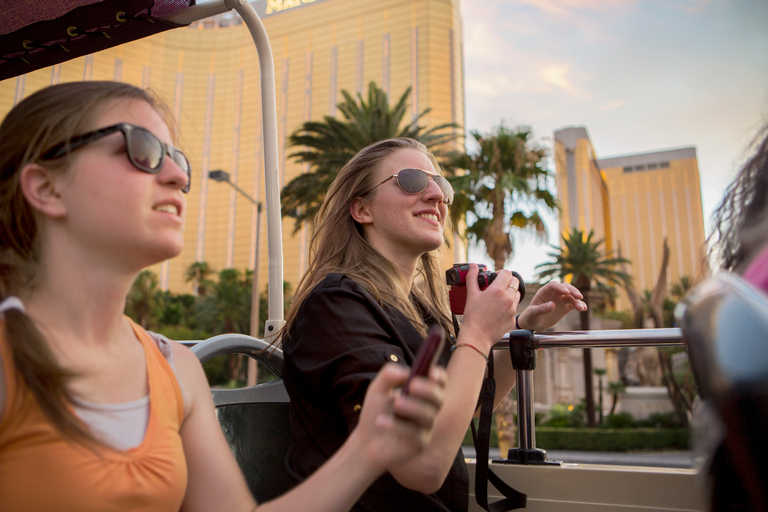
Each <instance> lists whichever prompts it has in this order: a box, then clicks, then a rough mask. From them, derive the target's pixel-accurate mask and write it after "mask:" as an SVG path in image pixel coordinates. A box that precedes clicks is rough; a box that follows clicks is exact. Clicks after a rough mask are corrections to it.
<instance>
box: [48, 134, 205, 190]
mask: <svg viewBox="0 0 768 512" xmlns="http://www.w3.org/2000/svg"><path fill="white" fill-rule="evenodd" d="M115 132H121V133H122V134H123V138H124V139H125V150H126V153H128V160H130V161H131V164H133V166H134V167H136V168H137V169H139V170H140V171H144V172H148V173H150V174H157V173H159V172H160V169H162V168H163V162H164V161H165V155H168V156H170V157H171V159H172V160H173V163H175V164H176V165H177V166H178V167H179V168H180V169H181V170H182V171H184V172H185V173H186V174H187V184H186V185H185V186H184V188H183V189H181V191H182V192H184V193H187V192H189V185H190V182H191V181H192V167H191V166H190V165H189V160H187V157H186V156H185V155H184V153H182V152H181V150H180V149H178V148H175V147H173V146H169V145H168V144H166V143H164V142H163V141H161V140H160V139H158V138H157V137H155V136H154V135H153V134H152V133H151V132H150V131H148V130H146V129H144V128H142V127H140V126H136V125H133V124H128V123H119V124H116V125H114V126H107V127H106V128H100V129H98V130H94V131H92V132H88V133H84V134H82V135H78V136H77V137H72V138H71V139H69V140H68V141H66V142H62V143H61V144H57V145H56V146H54V147H52V148H51V149H49V150H48V151H46V152H45V153H43V156H42V159H43V160H55V159H57V158H61V157H62V156H64V155H66V154H68V153H71V152H72V151H75V150H76V149H78V148H81V147H83V146H85V145H86V144H90V143H91V142H94V141H97V140H99V139H101V138H103V137H106V136H107V135H111V134H113V133H115Z"/></svg>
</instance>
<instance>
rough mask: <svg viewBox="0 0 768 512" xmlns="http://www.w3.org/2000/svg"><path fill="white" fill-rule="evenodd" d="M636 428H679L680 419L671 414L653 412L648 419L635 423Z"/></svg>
mask: <svg viewBox="0 0 768 512" xmlns="http://www.w3.org/2000/svg"><path fill="white" fill-rule="evenodd" d="M637 426H638V427H649V428H681V427H682V426H683V425H681V424H680V419H679V418H678V417H677V414H675V413H673V412H654V413H652V414H650V415H649V416H648V418H646V419H643V420H638V421H637Z"/></svg>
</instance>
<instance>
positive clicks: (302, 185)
mask: <svg viewBox="0 0 768 512" xmlns="http://www.w3.org/2000/svg"><path fill="white" fill-rule="evenodd" d="M341 94H342V96H343V97H344V100H343V101H342V102H341V103H339V105H338V107H337V108H338V109H339V111H340V112H341V115H342V119H336V118H334V117H331V116H324V117H323V120H322V121H308V122H305V123H304V124H303V125H302V127H301V128H299V129H298V130H296V131H295V132H293V133H292V134H291V136H290V137H289V139H288V140H289V144H290V145H291V146H293V147H299V148H302V149H299V150H298V151H296V152H294V153H292V154H290V155H289V156H290V157H291V158H295V159H296V160H297V161H298V162H303V163H307V164H309V166H310V170H309V172H307V173H304V174H300V175H299V176H297V177H295V178H294V179H292V180H291V181H290V182H288V183H287V184H286V185H285V187H283V191H282V213H283V215H284V216H285V215H288V216H291V217H293V218H294V219H295V224H294V232H296V231H298V230H299V229H301V224H302V223H303V222H305V221H309V222H312V221H313V220H314V218H315V214H316V213H317V211H318V209H319V208H320V205H321V204H322V202H323V198H324V197H325V193H326V192H327V191H328V187H330V186H331V182H332V181H333V180H334V178H336V175H337V174H338V172H339V171H340V170H341V168H342V167H343V166H344V164H346V163H347V162H348V161H349V160H350V159H351V158H352V157H353V156H354V155H355V154H357V152H358V151H360V150H361V149H363V148H364V147H366V146H368V145H370V144H373V143H374V142H377V141H379V140H382V139H390V138H393V137H410V138H412V139H416V140H419V141H420V142H422V143H423V144H424V145H425V146H427V148H430V149H432V150H434V149H435V148H436V147H438V146H440V145H442V144H445V143H446V142H450V141H452V140H455V139H457V138H459V137H460V135H461V134H460V132H459V131H458V130H456V128H459V126H458V125H457V124H455V123H446V124H441V125H438V126H435V127H432V128H429V129H426V128H425V127H424V126H420V125H419V124H418V121H419V120H420V119H421V118H423V117H424V116H425V115H426V114H427V113H429V111H430V109H426V110H424V111H423V112H421V113H420V114H419V115H418V116H416V117H415V118H413V119H412V120H410V122H408V123H407V124H405V125H404V124H403V120H404V118H405V115H406V114H407V113H408V98H409V97H410V95H411V89H410V87H409V88H408V89H406V90H405V92H404V93H403V94H402V96H400V99H399V100H398V101H397V103H395V105H394V106H390V104H389V99H388V97H387V93H386V92H385V91H384V90H383V89H380V88H379V87H378V86H377V85H376V84H375V83H374V82H371V83H370V84H369V85H368V99H367V101H366V100H365V99H364V98H363V96H362V95H361V94H359V93H358V94H357V98H354V97H353V96H352V95H351V94H350V93H349V92H347V91H346V90H342V91H341Z"/></svg>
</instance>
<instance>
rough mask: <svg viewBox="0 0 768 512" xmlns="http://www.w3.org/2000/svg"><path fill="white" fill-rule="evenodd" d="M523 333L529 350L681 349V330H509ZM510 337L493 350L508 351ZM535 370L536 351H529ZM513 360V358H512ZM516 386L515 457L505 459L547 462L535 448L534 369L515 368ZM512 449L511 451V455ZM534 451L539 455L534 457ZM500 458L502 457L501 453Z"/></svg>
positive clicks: (542, 452) (520, 461)
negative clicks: (542, 331)
mask: <svg viewBox="0 0 768 512" xmlns="http://www.w3.org/2000/svg"><path fill="white" fill-rule="evenodd" d="M515 333H518V334H522V338H523V339H525V342H526V343H528V345H527V346H528V347H532V348H534V349H539V348H617V347H637V346H641V347H655V346H681V345H683V334H682V331H681V330H680V329H676V328H671V329H622V330H606V331H568V332H547V333H531V331H512V333H511V334H513V335H514V334H515ZM509 337H510V334H506V335H504V337H503V338H502V340H501V341H500V342H498V343H497V344H496V345H494V347H493V350H509V349H510V344H509ZM527 356H528V357H529V358H532V359H533V361H534V367H535V358H536V352H535V350H530V349H529V350H528V351H527ZM513 360H514V358H513ZM516 371H517V373H516V376H515V378H516V386H517V451H516V454H517V455H518V456H517V457H511V456H510V458H509V459H505V460H506V461H508V462H509V461H514V462H517V463H523V464H533V463H541V462H547V461H546V452H544V451H543V450H537V449H536V425H535V422H534V418H535V416H534V413H533V403H534V402H533V374H532V371H533V370H526V369H516ZM512 451H513V450H510V452H512ZM535 452H538V453H536V454H534V453H535ZM502 456H503V454H502Z"/></svg>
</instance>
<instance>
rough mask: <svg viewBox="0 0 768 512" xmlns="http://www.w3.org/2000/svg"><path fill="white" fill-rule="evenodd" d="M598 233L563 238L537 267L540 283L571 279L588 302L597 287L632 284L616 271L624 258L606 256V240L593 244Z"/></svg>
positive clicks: (587, 371) (587, 372)
mask: <svg viewBox="0 0 768 512" xmlns="http://www.w3.org/2000/svg"><path fill="white" fill-rule="evenodd" d="M594 236H595V233H594V231H592V230H590V231H589V234H585V233H584V232H583V231H582V230H580V229H577V228H573V229H572V230H571V232H570V233H569V234H567V235H563V246H562V247H557V246H555V245H552V246H551V247H552V248H553V249H555V252H551V253H549V256H550V257H551V258H552V261H549V262H545V263H541V264H539V265H536V268H537V269H541V270H539V275H538V277H539V279H544V278H549V279H552V278H553V277H559V278H560V279H561V280H566V279H567V278H568V277H569V276H570V277H571V284H573V286H575V287H576V288H578V289H579V291H580V292H581V293H582V295H584V301H585V302H587V301H588V300H589V291H590V290H591V289H592V286H593V284H595V283H601V282H602V283H603V284H604V285H606V284H614V285H616V284H628V283H630V282H631V280H632V278H631V277H630V276H629V274H626V273H625V272H622V271H621V270H617V269H616V268H615V267H616V266H617V265H621V264H624V263H628V261H627V260H626V259H624V258H621V257H616V258H611V257H609V256H608V255H607V254H605V253H604V251H603V249H602V248H601V246H602V245H603V243H604V240H597V241H593V240H592V239H593V238H594ZM581 329H582V330H584V331H588V330H589V311H582V312H581ZM583 355H584V389H585V393H586V395H587V396H586V402H587V425H588V426H589V427H590V428H593V427H594V426H595V398H594V395H593V386H592V353H591V352H590V349H588V348H585V349H583Z"/></svg>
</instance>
